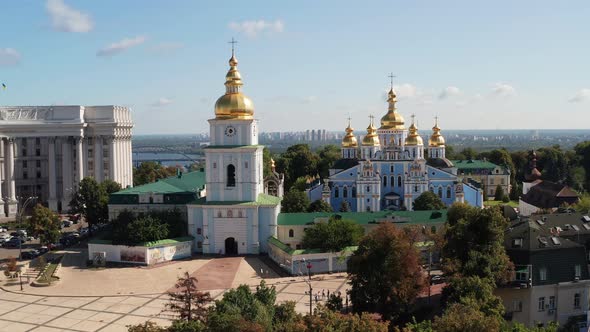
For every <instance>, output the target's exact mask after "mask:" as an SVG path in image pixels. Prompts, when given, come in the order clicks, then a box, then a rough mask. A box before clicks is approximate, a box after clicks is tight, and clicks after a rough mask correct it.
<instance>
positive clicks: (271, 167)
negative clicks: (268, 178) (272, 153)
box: [270, 158, 275, 172]
mask: <svg viewBox="0 0 590 332" xmlns="http://www.w3.org/2000/svg"><path fill="white" fill-rule="evenodd" d="M270 170H271V171H272V172H274V171H275V160H274V159H272V158H270Z"/></svg>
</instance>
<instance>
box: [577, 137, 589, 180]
mask: <svg viewBox="0 0 590 332" xmlns="http://www.w3.org/2000/svg"><path fill="white" fill-rule="evenodd" d="M574 151H575V152H576V156H577V158H578V160H579V165H580V166H581V167H582V168H584V173H585V175H586V181H585V184H584V188H586V190H588V189H589V188H590V141H585V142H582V143H578V144H576V146H575V147H574Z"/></svg>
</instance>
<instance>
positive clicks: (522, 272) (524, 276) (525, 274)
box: [515, 268, 529, 281]
mask: <svg viewBox="0 0 590 332" xmlns="http://www.w3.org/2000/svg"><path fill="white" fill-rule="evenodd" d="M515 278H516V280H517V281H528V279H529V269H528V268H521V269H519V270H516V275H515Z"/></svg>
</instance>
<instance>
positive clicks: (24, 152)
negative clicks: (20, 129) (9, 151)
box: [22, 149, 27, 157]
mask: <svg viewBox="0 0 590 332" xmlns="http://www.w3.org/2000/svg"><path fill="white" fill-rule="evenodd" d="M22 152H23V153H22V155H23V157H26V156H27V149H23V151H22Z"/></svg>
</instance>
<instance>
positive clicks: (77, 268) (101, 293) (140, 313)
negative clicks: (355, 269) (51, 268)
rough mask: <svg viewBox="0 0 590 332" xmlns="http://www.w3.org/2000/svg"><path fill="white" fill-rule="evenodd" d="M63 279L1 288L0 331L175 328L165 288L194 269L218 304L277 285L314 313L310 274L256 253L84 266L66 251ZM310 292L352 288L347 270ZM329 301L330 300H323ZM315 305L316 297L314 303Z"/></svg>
mask: <svg viewBox="0 0 590 332" xmlns="http://www.w3.org/2000/svg"><path fill="white" fill-rule="evenodd" d="M64 253H65V257H64V260H63V265H62V268H61V270H60V272H59V276H60V281H59V282H57V283H56V284H54V285H52V286H50V287H32V286H29V285H28V284H27V283H26V278H25V280H24V281H25V282H24V285H23V290H22V291H21V290H20V283H19V282H18V281H4V282H3V283H2V289H1V290H0V331H10V332H13V331H127V328H126V326H127V325H132V324H138V323H142V322H145V321H147V320H151V321H154V322H156V323H157V324H159V325H162V326H166V325H168V324H170V320H171V319H172V318H173V317H172V316H171V313H169V312H166V311H165V304H166V303H167V302H168V296H167V295H166V291H167V290H169V289H171V288H173V287H174V284H175V282H176V280H177V278H178V277H179V276H180V275H182V274H184V272H189V273H190V274H191V275H193V276H195V277H196V278H197V279H198V280H199V283H198V288H199V289H200V290H202V291H208V292H210V293H211V297H212V298H213V299H220V298H221V297H222V296H223V293H224V292H225V291H226V290H228V289H231V288H234V287H237V286H239V285H241V284H246V285H249V286H250V287H252V288H255V287H256V285H258V284H259V283H260V281H262V280H265V281H266V283H267V284H270V285H274V286H275V287H276V290H277V302H278V303H280V302H283V301H295V302H296V310H297V311H298V312H300V313H307V312H309V295H308V293H307V291H308V289H309V286H308V283H307V282H306V279H305V278H306V277H304V276H296V277H286V278H279V277H278V276H277V274H276V273H274V272H273V271H272V269H270V268H269V267H268V266H267V265H265V264H264V262H263V261H262V260H261V259H259V258H258V257H256V256H246V257H215V258H211V257H200V256H198V257H193V258H192V259H189V260H181V261H175V262H170V263H166V264H163V265H158V266H153V267H146V266H141V267H140V266H137V267H134V266H131V267H119V268H103V269H95V268H86V267H85V261H86V257H87V253H86V251H85V250H84V249H71V250H67V251H64ZM311 285H312V288H313V294H314V295H315V294H318V292H319V294H320V296H318V301H319V302H322V301H323V299H322V297H321V293H322V291H324V293H325V294H327V293H328V291H329V292H330V293H333V292H338V291H340V292H342V294H344V293H345V291H346V290H347V289H348V287H349V286H348V285H347V284H346V275H345V274H344V273H338V274H330V275H328V274H326V275H316V276H312V280H311ZM326 298H327V297H326ZM315 303H316V300H315V296H314V306H315Z"/></svg>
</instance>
